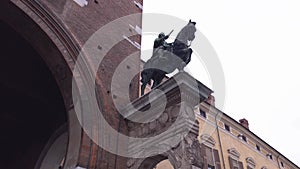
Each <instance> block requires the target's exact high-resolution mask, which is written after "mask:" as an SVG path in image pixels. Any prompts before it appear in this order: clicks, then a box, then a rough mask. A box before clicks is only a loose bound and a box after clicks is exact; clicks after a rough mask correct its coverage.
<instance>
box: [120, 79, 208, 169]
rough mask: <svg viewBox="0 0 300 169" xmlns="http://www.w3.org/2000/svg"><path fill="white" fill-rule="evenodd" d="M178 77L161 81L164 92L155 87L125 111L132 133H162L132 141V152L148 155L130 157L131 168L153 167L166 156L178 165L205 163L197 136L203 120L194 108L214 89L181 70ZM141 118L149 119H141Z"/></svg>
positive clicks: (181, 168)
mask: <svg viewBox="0 0 300 169" xmlns="http://www.w3.org/2000/svg"><path fill="white" fill-rule="evenodd" d="M175 79H176V80H174V79H172V78H171V79H169V80H167V81H166V82H164V83H163V84H161V85H160V86H159V87H158V88H157V89H158V90H160V91H161V92H155V90H153V91H151V92H150V93H149V94H146V95H144V96H143V97H141V98H139V99H138V100H136V101H135V102H133V103H132V104H131V105H133V106H128V107H126V108H125V109H124V111H123V112H122V114H123V115H124V117H125V118H126V119H127V124H128V128H129V136H130V137H134V138H151V137H155V136H158V135H159V136H160V137H157V138H156V139H152V140H150V141H148V140H146V141H144V142H129V149H128V152H129V153H131V154H136V156H137V157H144V158H131V159H129V160H128V161H127V168H128V169H152V168H153V167H155V166H156V165H157V163H159V162H160V161H162V160H164V159H168V160H169V161H170V163H171V164H172V165H173V167H174V169H192V168H193V167H198V168H202V167H203V158H202V157H201V155H200V152H201V151H200V149H201V146H200V143H199V141H198V139H197V137H198V133H199V122H198V121H197V120H196V118H195V114H194V111H193V108H194V107H195V106H196V105H198V104H199V102H201V101H203V100H205V99H207V98H208V97H209V95H210V94H211V93H212V91H211V90H210V89H208V88H207V87H205V86H204V85H203V84H201V83H200V82H198V81H196V80H195V79H193V78H192V77H191V76H189V75H188V74H187V73H178V74H177V75H175ZM194 82H196V83H194ZM190 83H194V84H196V86H195V85H191V84H190ZM152 92H153V93H152ZM150 94H152V96H151V97H149V95H150ZM162 95H164V96H162ZM162 97H165V99H166V100H167V103H166V104H165V105H163V106H165V108H164V109H163V111H162V112H158V110H161V108H162V100H163V99H162ZM143 111H147V113H144V112H143ZM153 117H155V118H153ZM132 119H133V120H132ZM149 119H150V120H149ZM139 120H141V121H146V122H144V123H141V122H140V123H139V122H137V121H139ZM141 148H142V149H141ZM139 155H140V156H139Z"/></svg>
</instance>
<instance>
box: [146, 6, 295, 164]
mask: <svg viewBox="0 0 300 169" xmlns="http://www.w3.org/2000/svg"><path fill="white" fill-rule="evenodd" d="M143 7H144V9H143V12H144V13H162V14H168V15H172V16H176V17H179V18H181V19H183V20H186V21H188V20H189V19H192V20H194V21H196V22H197V25H196V26H197V29H198V31H200V32H201V33H202V34H203V35H204V36H205V37H206V38H207V39H208V40H209V42H210V43H211V45H212V46H213V48H214V49H215V51H216V52H217V55H218V58H219V60H220V62H221V65H222V68H223V71H224V75H225V82H226V101H225V106H224V107H218V108H220V109H221V110H222V111H224V112H225V113H226V114H228V115H229V116H231V117H232V118H234V119H235V120H239V119H241V118H246V119H248V121H249V123H250V130H251V131H253V132H254V133H255V134H257V135H258V136H259V137H260V138H262V139H263V140H264V141H266V142H267V143H269V144H270V145H271V146H273V147H274V148H276V149H277V150H278V151H279V152H281V153H282V154H283V155H285V156H286V157H287V158H289V159H290V160H291V161H293V162H294V163H296V164H297V165H298V166H300V148H299V143H300V131H299V130H300V109H299V105H300V78H299V77H300V75H299V74H300V10H299V9H300V1H299V0H251V1H249V0H247V1H246V0H226V1H224V0H223V1H222V0H205V1H204V0H184V1H182V0H144V6H143ZM143 22H147V20H143ZM166 22H167V21H166ZM157 26H158V27H159V26H160V25H157ZM169 29H170V30H171V29H180V28H173V27H170V28H169ZM154 38H155V37H153V36H143V38H142V49H149V48H151V47H152V45H153V41H154ZM196 38H197V37H196ZM199 64H200V66H199ZM190 65H192V68H191V69H193V70H195V69H196V71H192V72H193V76H195V77H196V78H197V79H198V80H199V81H201V82H203V83H204V84H206V85H207V86H209V87H212V84H211V81H210V78H209V76H210V75H208V74H207V71H205V70H203V69H204V68H203V67H204V66H203V65H202V66H201V63H198V62H196V61H195V60H194V61H193V58H192V63H190ZM199 67H201V68H199ZM213 90H214V89H213ZM216 100H217V101H218V98H216Z"/></svg>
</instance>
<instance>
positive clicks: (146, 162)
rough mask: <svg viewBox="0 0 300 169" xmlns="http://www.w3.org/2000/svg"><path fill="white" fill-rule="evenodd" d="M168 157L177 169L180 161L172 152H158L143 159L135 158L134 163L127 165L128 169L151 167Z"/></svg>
mask: <svg viewBox="0 0 300 169" xmlns="http://www.w3.org/2000/svg"><path fill="white" fill-rule="evenodd" d="M166 159H168V160H169V161H170V163H171V165H172V166H173V168H174V169H179V167H180V166H181V162H180V161H177V159H178V158H176V154H174V153H172V152H166V153H164V154H158V155H156V156H151V157H148V158H144V159H139V160H137V161H136V162H135V163H134V165H132V166H131V167H129V168H130V169H153V168H154V167H155V166H156V165H157V164H158V163H160V162H161V161H163V160H166Z"/></svg>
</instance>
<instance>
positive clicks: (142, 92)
mask: <svg viewBox="0 0 300 169" xmlns="http://www.w3.org/2000/svg"><path fill="white" fill-rule="evenodd" d="M146 85H147V83H142V86H141V95H142V96H143V95H144V94H145V88H146Z"/></svg>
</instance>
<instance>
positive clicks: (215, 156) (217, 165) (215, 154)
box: [213, 149, 221, 169]
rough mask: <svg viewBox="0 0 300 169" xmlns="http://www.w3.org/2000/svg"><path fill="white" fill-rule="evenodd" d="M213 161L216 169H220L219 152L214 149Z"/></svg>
mask: <svg viewBox="0 0 300 169" xmlns="http://www.w3.org/2000/svg"><path fill="white" fill-rule="evenodd" d="M213 151H214V159H215V164H216V166H215V167H216V169H221V163H220V157H219V152H218V150H216V149H214V150H213Z"/></svg>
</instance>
